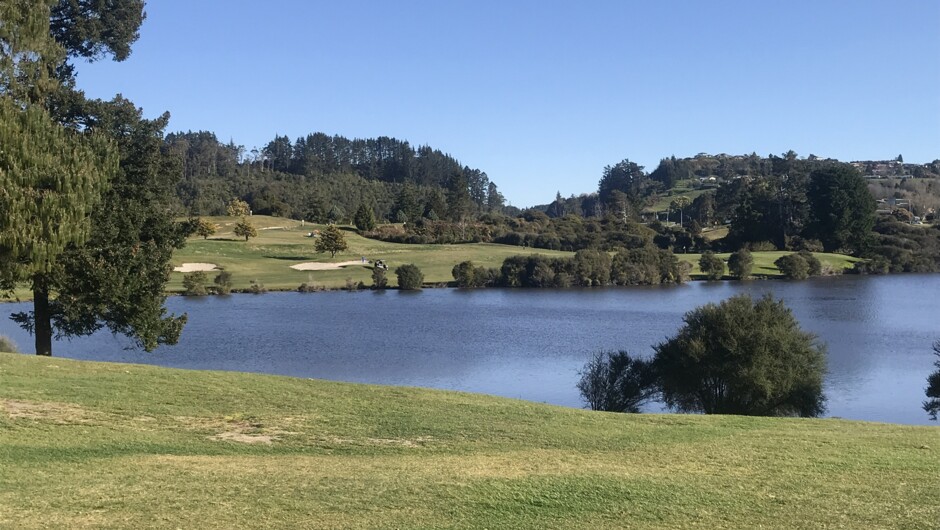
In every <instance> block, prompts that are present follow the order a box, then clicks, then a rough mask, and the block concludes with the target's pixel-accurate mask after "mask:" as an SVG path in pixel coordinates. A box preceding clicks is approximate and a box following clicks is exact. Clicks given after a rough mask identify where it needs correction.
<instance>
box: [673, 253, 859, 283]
mask: <svg viewBox="0 0 940 530" xmlns="http://www.w3.org/2000/svg"><path fill="white" fill-rule="evenodd" d="M787 254H793V252H790V251H774V252H752V253H751V255H752V256H753V257H754V268H753V269H752V271H751V274H753V275H755V276H767V277H771V278H779V277H780V276H782V274H780V271H779V270H778V269H777V266H776V265H774V262H775V261H777V259H779V258H780V257H781V256H785V255H787ZM715 255H716V256H718V257H719V258H721V259H722V260H724V262H725V270H726V271H727V267H728V257H729V256H730V255H731V254H730V253H727V252H725V253H722V254H715ZM813 255H814V256H816V257H817V258H818V259H819V261H820V262H821V263H822V266H823V270H825V269H826V268H827V267H828V268H830V269H832V270H833V271H844V270H847V269H851V268H852V267H853V266H854V265H855V263H856V262H858V261H861V259H860V258H853V257H852V256H846V255H844V254H828V253H825V252H814V253H813ZM676 256H678V257H679V259H680V260H682V261H688V262H689V263H691V264H692V277H693V278H699V279H701V278H704V277H705V275H704V274H702V270H701V269H700V268H699V266H698V260H699V259H700V258H701V257H702V255H701V254H676ZM725 277H726V278H730V276H728V275H727V272H726V275H725Z"/></svg>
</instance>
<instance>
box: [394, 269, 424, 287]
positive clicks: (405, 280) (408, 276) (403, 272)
mask: <svg viewBox="0 0 940 530" xmlns="http://www.w3.org/2000/svg"><path fill="white" fill-rule="evenodd" d="M395 275H396V276H397V277H398V288H399V289H402V290H405V291H414V290H417V289H420V288H421V284H422V283H424V273H422V272H421V269H419V268H418V267H417V265H414V264H408V265H402V266H400V267H398V268H396V269H395Z"/></svg>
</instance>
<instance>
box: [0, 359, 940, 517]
mask: <svg viewBox="0 0 940 530" xmlns="http://www.w3.org/2000/svg"><path fill="white" fill-rule="evenodd" d="M0 380H2V382H3V384H2V385H0V469H2V470H3V472H2V473H0V527H4V528H7V527H9V528H82V527H164V528H177V527H185V528H232V527H269V528H276V527H289V526H294V527H315V528H341V527H342V528H414V527H424V528H428V527H433V528H447V527H479V528H483V527H490V528H623V527H634V528H759V527H763V528H836V527H838V528H933V527H936V524H937V521H940V507H938V505H937V503H936V492H937V491H940V473H938V472H937V470H938V469H940V431H938V429H937V428H933V427H908V426H898V425H884V424H871V423H860V422H848V421H841V420H796V419H769V418H745V417H730V416H724V417H723V416H715V417H703V416H680V415H618V414H606V413H592V412H588V411H580V410H575V409H565V408H559V407H552V406H547V405H540V404H535V403H528V402H522V401H514V400H508V399H500V398H493V397H487V396H480V395H471V394H464V393H455V392H441V391H432V390H422V389H414V388H395V387H375V386H364V385H354V384H343V383H331V382H323V381H313V380H303V379H293V378H284V377H273V376H261V375H250V374H240V373H231V372H192V371H181V370H169V369H161V368H154V367H147V366H137V365H121V364H100V363H90V362H75V361H68V360H63V359H57V358H51V359H50V358H36V357H32V356H25V355H11V354H0Z"/></svg>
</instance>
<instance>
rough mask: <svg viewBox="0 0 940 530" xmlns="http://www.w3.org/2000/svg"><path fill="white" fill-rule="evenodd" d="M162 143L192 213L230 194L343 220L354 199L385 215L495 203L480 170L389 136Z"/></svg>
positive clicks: (268, 207) (262, 209) (176, 138)
mask: <svg viewBox="0 0 940 530" xmlns="http://www.w3.org/2000/svg"><path fill="white" fill-rule="evenodd" d="M165 146H166V150H167V152H168V153H169V154H170V155H171V156H173V157H174V158H176V159H178V160H180V161H181V163H182V167H181V168H180V171H181V175H182V180H181V182H180V184H179V186H178V188H177V195H178V196H179V199H180V202H181V203H182V206H183V208H184V209H185V211H186V213H190V214H194V215H221V214H224V212H225V205H226V204H227V203H228V202H229V201H230V200H231V199H232V198H236V197H237V198H240V199H243V200H245V201H247V202H248V204H249V205H250V206H251V208H252V210H253V211H254V212H255V213H259V214H268V215H277V216H283V217H293V218H298V219H307V220H315V221H322V220H326V219H328V218H332V219H346V218H349V217H350V216H351V215H352V214H353V212H355V211H356V209H357V208H358V207H359V206H360V205H361V204H365V205H366V206H370V207H372V208H373V210H374V211H375V214H376V216H378V217H379V218H386V219H392V220H408V219H411V218H416V217H421V216H430V217H432V218H433V217H436V216H444V215H445V214H446V213H447V210H448V209H449V208H451V207H452V205H453V204H454V203H461V201H462V202H463V204H464V207H465V208H467V209H468V210H473V211H476V212H477V213H482V212H488V211H499V210H501V209H502V207H503V197H502V195H501V194H500V193H499V191H498V189H497V187H496V185H495V184H494V183H492V182H490V180H489V177H487V175H486V173H485V172H483V171H481V170H479V169H472V168H470V167H468V166H464V165H461V163H460V162H459V161H458V160H457V159H455V158H454V157H452V156H450V155H448V154H445V153H443V152H442V151H440V150H438V149H433V148H431V147H429V146H421V147H418V148H417V149H416V148H414V147H412V146H411V145H410V144H409V143H408V142H407V141H403V140H398V139H395V138H388V137H380V138H374V139H354V140H350V139H348V138H345V137H342V136H329V135H326V134H323V133H314V134H310V135H308V136H306V137H301V138H298V139H297V140H296V141H294V142H291V140H290V139H289V138H288V137H286V136H276V137H275V138H274V140H272V141H271V142H269V143H268V144H267V145H266V146H265V147H264V148H263V149H252V150H251V151H246V150H245V149H244V147H242V146H237V145H235V144H234V143H233V142H231V141H230V142H229V143H227V144H225V143H222V142H219V140H218V139H217V138H216V136H215V134H214V133H211V132H205V131H200V132H186V133H172V134H169V135H167V137H166V140H165Z"/></svg>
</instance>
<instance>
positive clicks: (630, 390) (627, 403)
mask: <svg viewBox="0 0 940 530" xmlns="http://www.w3.org/2000/svg"><path fill="white" fill-rule="evenodd" d="M580 373H581V379H580V380H579V381H578V390H579V391H580V392H581V398H582V399H583V400H584V402H585V403H586V404H587V406H588V407H590V408H591V410H604V411H608V412H640V407H642V406H643V405H644V404H646V403H648V402H649V401H651V400H652V399H654V398H655V397H656V395H657V394H658V392H659V388H658V379H657V376H656V373H655V371H654V370H653V363H652V361H649V360H645V359H637V358H633V357H630V354H629V353H627V352H625V351H617V352H606V351H604V352H597V353H595V354H594V357H593V358H592V359H591V360H590V361H588V363H587V364H585V365H584V368H582V370H581V372H580Z"/></svg>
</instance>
